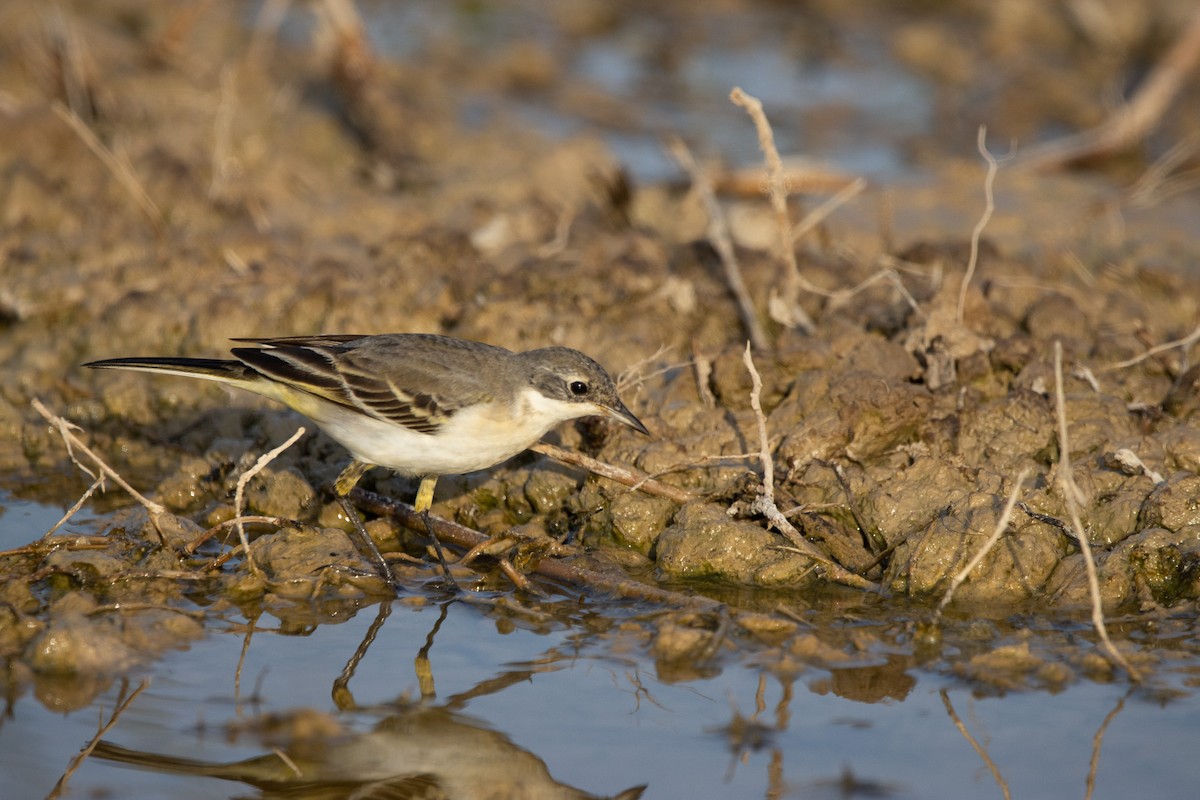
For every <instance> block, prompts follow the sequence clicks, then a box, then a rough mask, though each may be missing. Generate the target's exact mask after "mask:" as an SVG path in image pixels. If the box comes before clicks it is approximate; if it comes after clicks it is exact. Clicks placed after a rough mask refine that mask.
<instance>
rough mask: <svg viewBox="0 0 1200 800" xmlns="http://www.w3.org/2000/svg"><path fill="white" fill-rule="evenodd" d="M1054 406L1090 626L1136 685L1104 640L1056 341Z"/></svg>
mask: <svg viewBox="0 0 1200 800" xmlns="http://www.w3.org/2000/svg"><path fill="white" fill-rule="evenodd" d="M1054 404H1055V410H1056V412H1057V415H1058V448H1059V457H1058V485H1059V490H1060V491H1061V492H1062V495H1063V498H1064V499H1065V500H1066V503H1067V513H1068V515H1069V516H1070V518H1071V532H1072V533H1073V534H1074V536H1075V540H1076V541H1077V542H1078V543H1079V551H1080V552H1081V553H1082V554H1083V563H1084V567H1085V568H1086V569H1087V579H1088V589H1089V591H1090V592H1091V595H1092V623H1093V624H1094V625H1095V626H1096V633H1097V634H1098V635H1099V636H1100V641H1101V642H1102V643H1103V645H1104V651H1105V652H1106V653H1107V654H1108V656H1109V660H1110V661H1112V662H1113V664H1115V665H1117V666H1119V667H1121V668H1122V669H1124V670H1125V671H1126V672H1127V673H1128V674H1129V677H1130V679H1131V680H1133V681H1138V682H1140V681H1141V679H1142V677H1141V675H1140V674H1139V673H1138V671H1137V670H1135V669H1134V668H1133V666H1132V665H1131V664H1130V663H1129V662H1128V661H1127V660H1126V659H1125V656H1123V655H1121V651H1119V650H1117V648H1116V645H1114V644H1113V642H1112V639H1110V638H1109V636H1108V627H1107V626H1106V625H1105V623H1104V606H1103V603H1102V601H1101V597H1100V579H1099V577H1098V576H1097V574H1096V560H1095V558H1094V557H1093V556H1092V547H1091V544H1090V543H1089V542H1088V538H1087V534H1086V533H1085V532H1084V530H1083V523H1082V522H1081V521H1080V519H1079V506H1080V504H1081V503H1082V502H1083V492H1081V491H1080V490H1079V486H1078V485H1077V484H1076V483H1075V476H1074V475H1072V474H1071V442H1070V439H1068V438H1067V402H1066V397H1065V395H1064V394H1063V373H1062V342H1060V341H1057V340H1056V341H1055V342H1054Z"/></svg>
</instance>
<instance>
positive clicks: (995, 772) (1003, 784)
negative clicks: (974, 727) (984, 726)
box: [939, 689, 1012, 800]
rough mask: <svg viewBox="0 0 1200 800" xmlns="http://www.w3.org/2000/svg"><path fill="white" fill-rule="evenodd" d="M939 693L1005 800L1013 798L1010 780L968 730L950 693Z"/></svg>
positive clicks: (951, 717)
mask: <svg viewBox="0 0 1200 800" xmlns="http://www.w3.org/2000/svg"><path fill="white" fill-rule="evenodd" d="M939 694H940V695H941V696H942V705H944V706H945V707H946V713H947V714H949V715H950V720H951V721H952V722H953V723H954V727H955V728H957V729H958V732H959V733H961V734H962V737H963V738H964V739H966V740H967V744H969V745H971V748H972V749H973V750H974V751H975V752H976V753H978V754H979V757H980V758H981V759H983V763H984V764H985V765H986V766H987V768H988V771H990V772H991V773H992V779H993V780H994V781H996V785H997V786H999V787H1000V792H1001V793H1002V794H1003V795H1004V800H1012V792H1011V791H1009V788H1008V781H1006V780H1004V776H1003V775H1002V774H1000V768H999V767H998V766H996V762H995V761H993V760H992V757H991V756H990V755H988V751H987V748H985V747H984V746H983V745H981V744H980V743H979V742H978V741H976V740H975V737H974V736H972V735H971V732H970V731H969V730H967V726H966V725H965V724H963V721H962V720H961V719H959V716H958V713H957V712H956V711H955V710H954V706H953V705H952V704H951V703H950V694H949V693H948V692H947V691H946V690H945V689H942V690H941V691H940V692H939Z"/></svg>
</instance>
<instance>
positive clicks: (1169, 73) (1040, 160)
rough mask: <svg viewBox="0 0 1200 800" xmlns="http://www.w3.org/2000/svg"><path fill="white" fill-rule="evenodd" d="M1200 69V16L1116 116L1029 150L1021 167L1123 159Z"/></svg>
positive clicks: (1194, 15) (1195, 18) (1194, 17)
mask: <svg viewBox="0 0 1200 800" xmlns="http://www.w3.org/2000/svg"><path fill="white" fill-rule="evenodd" d="M1197 64H1200V10H1197V11H1195V12H1194V13H1193V14H1192V17H1191V19H1190V20H1189V21H1188V24H1187V27H1185V28H1184V30H1183V32H1182V33H1181V34H1179V38H1177V39H1176V40H1175V43H1174V44H1172V45H1171V49H1170V50H1168V51H1167V53H1166V55H1164V56H1163V57H1162V60H1161V61H1159V62H1158V64H1157V65H1156V66H1155V67H1154V69H1153V70H1152V71H1151V72H1150V74H1149V75H1148V76H1147V77H1146V80H1145V81H1143V82H1142V85H1141V86H1140V87H1139V88H1138V90H1137V93H1136V94H1135V95H1134V96H1133V99H1132V100H1130V101H1129V102H1128V103H1126V104H1125V106H1123V107H1122V108H1121V109H1120V110H1119V111H1118V112H1117V113H1116V114H1114V115H1112V116H1111V117H1109V118H1108V120H1106V121H1105V122H1104V123H1102V124H1101V125H1099V126H1098V127H1095V128H1092V129H1091V130H1089V131H1084V132H1083V133H1079V134H1076V135H1074V136H1068V137H1066V138H1064V139H1060V140H1058V141H1054V142H1049V143H1047V144H1045V145H1042V146H1040V147H1035V148H1031V149H1030V150H1027V151H1026V152H1025V154H1024V155H1023V156H1022V157H1021V162H1020V163H1021V166H1023V167H1026V168H1031V169H1057V168H1059V167H1062V166H1064V165H1066V164H1070V163H1072V162H1076V161H1081V160H1084V159H1088V158H1096V157H1098V156H1104V155H1108V154H1111V153H1117V152H1120V151H1122V150H1125V149H1127V148H1129V147H1131V146H1132V145H1133V144H1135V143H1136V142H1138V141H1140V140H1141V139H1142V138H1144V137H1145V136H1146V134H1148V133H1149V132H1150V131H1151V130H1152V129H1153V128H1154V127H1155V126H1156V125H1157V124H1158V123H1159V120H1161V119H1162V116H1163V114H1164V113H1165V112H1166V110H1167V109H1168V108H1169V107H1170V105H1171V101H1172V100H1174V99H1175V96H1176V95H1177V94H1179V90H1180V88H1182V86H1183V85H1184V81H1185V78H1186V77H1187V75H1188V73H1190V72H1191V71H1192V70H1194V69H1195V68H1196V66H1197Z"/></svg>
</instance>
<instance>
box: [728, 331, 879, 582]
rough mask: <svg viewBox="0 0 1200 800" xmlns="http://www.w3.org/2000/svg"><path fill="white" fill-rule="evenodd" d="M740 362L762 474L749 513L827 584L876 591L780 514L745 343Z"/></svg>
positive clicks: (758, 388)
mask: <svg viewBox="0 0 1200 800" xmlns="http://www.w3.org/2000/svg"><path fill="white" fill-rule="evenodd" d="M742 361H743V362H744V363H745V365H746V370H747V372H749V373H750V381H751V387H750V407H751V408H752V409H753V410H754V418H755V420H756V421H757V422H758V443H759V452H758V460H759V463H760V464H762V470H763V479H762V485H761V486H760V487H759V490H758V495H757V496H756V497H755V498H754V502H753V503H751V504H750V511H751V512H752V513H755V514H762V515H763V516H764V517H766V518H767V521H768V523H770V525H771V527H773V528H775V530H777V531H779V532H780V533H781V534H783V537H784V538H785V539H787V540H788V543H789V544H791V545H792V547H794V548H795V549H796V551H797V552H799V553H800V554H801V555H804V556H807V557H808V558H811V559H812V560H813V561H815V562H817V563H818V564H820V565H821V568H822V569H823V570H824V571H825V574H826V575H827V576H828V577H829V579H830V580H832V581H834V582H836V583H841V584H844V585H846V586H853V587H855V588H858V589H870V590H872V591H879V586H878V585H877V584H874V583H872V582H871V581H869V580H867V579H866V578H864V577H862V576H861V575H855V574H854V573H853V572H850V571H849V570H847V569H845V568H844V567H842V566H841V565H840V564H838V563H837V562H836V561H834V560H833V559H831V558H830V557H829V556H827V555H825V554H824V553H822V552H821V551H820V550H818V549H817V548H816V547H814V546H813V544H812V543H811V542H809V541H808V540H807V539H805V538H804V536H803V534H801V533H800V531H798V530H796V528H795V526H794V525H792V523H791V522H790V521H789V520H788V518H787V517H786V516H784V514H783V512H781V511H780V510H779V506H777V505H775V462H774V459H773V458H772V457H771V441H770V438H769V437H768V436H767V418H766V416H765V415H764V414H763V410H762V378H761V377H759V374H758V370H757V369H755V367H754V357H753V356H752V355H751V353H750V343H749V342H747V343H746V352H745V353H743V354H742Z"/></svg>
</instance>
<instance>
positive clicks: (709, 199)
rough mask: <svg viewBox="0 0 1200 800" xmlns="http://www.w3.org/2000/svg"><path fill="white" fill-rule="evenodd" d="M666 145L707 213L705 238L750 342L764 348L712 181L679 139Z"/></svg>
mask: <svg viewBox="0 0 1200 800" xmlns="http://www.w3.org/2000/svg"><path fill="white" fill-rule="evenodd" d="M667 147H668V148H669V149H670V151H671V155H672V156H674V157H675V160H676V161H678V162H679V166H681V167H682V168H683V169H684V171H685V172H687V173H688V175H689V176H690V177H691V179H692V190H693V191H694V192H696V195H697V196H698V197H699V198H700V202H701V203H703V204H704V210H705V212H706V213H707V214H708V240H709V242H711V243H712V246H713V249H714V250H716V251H717V256H718V257H719V258H720V259H721V266H722V268H723V269H724V271H725V285H726V286H728V287H729V291H730V293H731V294H732V295H733V299H734V301H735V302H736V303H737V307H738V314H739V315H740V316H741V318H742V326H743V327H745V329H746V335H747V336H749V337H750V341H751V342H752V343H753V344H754V346H755V347H757V348H759V349H760V350H762V349H765V348H766V347H767V346H768V345H767V335H766V333H764V332H763V329H762V325H760V324H759V322H758V314H757V312H755V310H754V301H752V300H751V299H750V292H749V290H747V289H746V282H745V281H744V280H742V268H741V266H739V264H738V260H737V253H736V252H735V251H734V249H733V240H732V238H731V237H730V235H729V226H728V225H727V224H726V222H725V214H724V213H723V212H722V211H721V204H720V203H718V202H717V197H716V195H715V194H713V190H712V184H710V183H709V180H708V178H707V177H706V176H705V175H704V172H703V171H702V170H701V169H700V167H699V165H697V164H696V159H694V158H693V157H692V151H691V150H689V149H688V146H687V145H686V144H684V143H683V140H682V139H679V138H672V139H671V140H670V141H669V142H667Z"/></svg>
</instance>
